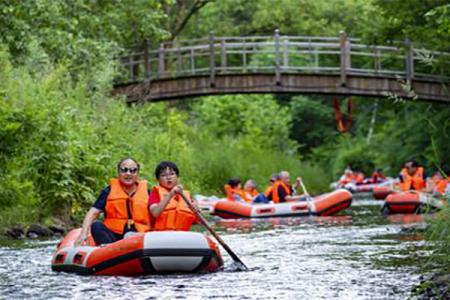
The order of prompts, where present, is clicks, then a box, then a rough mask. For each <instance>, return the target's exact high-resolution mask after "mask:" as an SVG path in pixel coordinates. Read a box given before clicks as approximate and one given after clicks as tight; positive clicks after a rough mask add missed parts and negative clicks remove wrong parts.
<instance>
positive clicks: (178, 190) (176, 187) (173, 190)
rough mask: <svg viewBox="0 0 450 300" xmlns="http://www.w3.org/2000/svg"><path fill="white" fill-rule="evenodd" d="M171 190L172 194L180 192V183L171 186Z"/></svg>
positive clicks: (181, 187) (181, 188)
mask: <svg viewBox="0 0 450 300" xmlns="http://www.w3.org/2000/svg"><path fill="white" fill-rule="evenodd" d="M171 192H172V193H174V194H181V193H182V192H183V186H182V185H181V184H177V185H176V186H174V187H173V188H172V190H171Z"/></svg>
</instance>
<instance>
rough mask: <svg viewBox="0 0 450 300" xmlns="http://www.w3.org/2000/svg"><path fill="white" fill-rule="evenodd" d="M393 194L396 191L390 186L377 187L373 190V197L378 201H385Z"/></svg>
mask: <svg viewBox="0 0 450 300" xmlns="http://www.w3.org/2000/svg"><path fill="white" fill-rule="evenodd" d="M392 192H394V190H393V189H392V187H390V186H377V187H374V188H373V190H372V195H373V197H374V198H375V199H377V200H383V199H386V197H387V196H388V195H389V194H391V193H392Z"/></svg>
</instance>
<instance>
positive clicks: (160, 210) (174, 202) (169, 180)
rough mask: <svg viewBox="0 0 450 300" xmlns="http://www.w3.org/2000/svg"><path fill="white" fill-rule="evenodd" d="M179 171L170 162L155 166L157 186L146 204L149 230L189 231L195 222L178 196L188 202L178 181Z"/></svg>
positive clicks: (186, 192)
mask: <svg viewBox="0 0 450 300" xmlns="http://www.w3.org/2000/svg"><path fill="white" fill-rule="evenodd" d="M179 176H180V171H179V169H178V167H177V165H176V164H175V163H173V162H171V161H162V162H161V163H159V164H158V165H157V166H156V169H155V177H156V179H157V180H158V182H159V185H157V186H154V187H153V189H152V192H151V194H150V199H149V202H148V206H149V211H150V227H151V230H185V231H187V230H189V229H190V228H191V225H192V223H193V222H194V221H195V220H196V216H195V214H194V213H193V212H192V211H191V210H190V209H189V207H188V206H187V204H186V203H185V202H184V199H183V198H182V197H181V195H180V194H183V195H184V196H185V197H186V198H187V199H188V200H189V201H191V202H192V203H193V204H195V202H193V201H192V200H191V197H190V195H189V192H188V191H184V190H183V186H182V185H180V184H179V182H178V179H179Z"/></svg>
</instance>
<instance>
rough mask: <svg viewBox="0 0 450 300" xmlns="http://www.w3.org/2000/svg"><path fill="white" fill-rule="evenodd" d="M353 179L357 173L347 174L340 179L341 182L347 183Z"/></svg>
mask: <svg viewBox="0 0 450 300" xmlns="http://www.w3.org/2000/svg"><path fill="white" fill-rule="evenodd" d="M353 180H355V175H354V174H353V173H351V174H345V175H344V178H342V179H340V180H339V183H340V184H347V183H350V182H352V181H353Z"/></svg>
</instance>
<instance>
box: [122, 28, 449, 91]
mask: <svg viewBox="0 0 450 300" xmlns="http://www.w3.org/2000/svg"><path fill="white" fill-rule="evenodd" d="M121 61H122V65H123V68H124V72H123V76H122V78H121V81H123V82H130V81H140V80H144V79H147V80H159V79H166V78H176V77H183V76H199V75H203V76H205V75H207V76H209V77H210V78H211V82H212V83H214V80H215V76H216V75H220V74H247V73H271V74H274V75H275V80H276V81H277V82H279V81H280V78H281V76H282V74H290V73H319V74H324V73H325V74H330V73H331V74H338V75H340V77H341V81H342V84H345V83H346V80H347V76H349V75H365V76H400V77H402V78H405V79H409V80H411V79H414V78H421V79H431V80H447V79H448V76H449V75H450V53H444V52H432V51H427V50H425V49H419V48H415V47H414V45H413V44H412V43H411V42H410V41H409V40H406V41H405V43H404V44H403V45H398V46H377V45H365V44H362V43H361V40H360V39H356V38H349V37H347V35H346V34H345V33H344V32H342V33H341V34H340V36H339V37H309V36H285V35H280V34H279V32H278V30H276V31H275V34H274V35H273V36H251V37H215V36H213V35H210V36H209V37H208V38H207V39H193V40H186V41H174V42H169V43H161V44H160V45H159V47H158V48H157V49H154V48H153V49H151V48H150V47H149V45H148V44H146V43H145V44H144V46H143V49H142V51H139V52H135V53H132V54H130V55H126V56H123V57H121Z"/></svg>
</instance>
